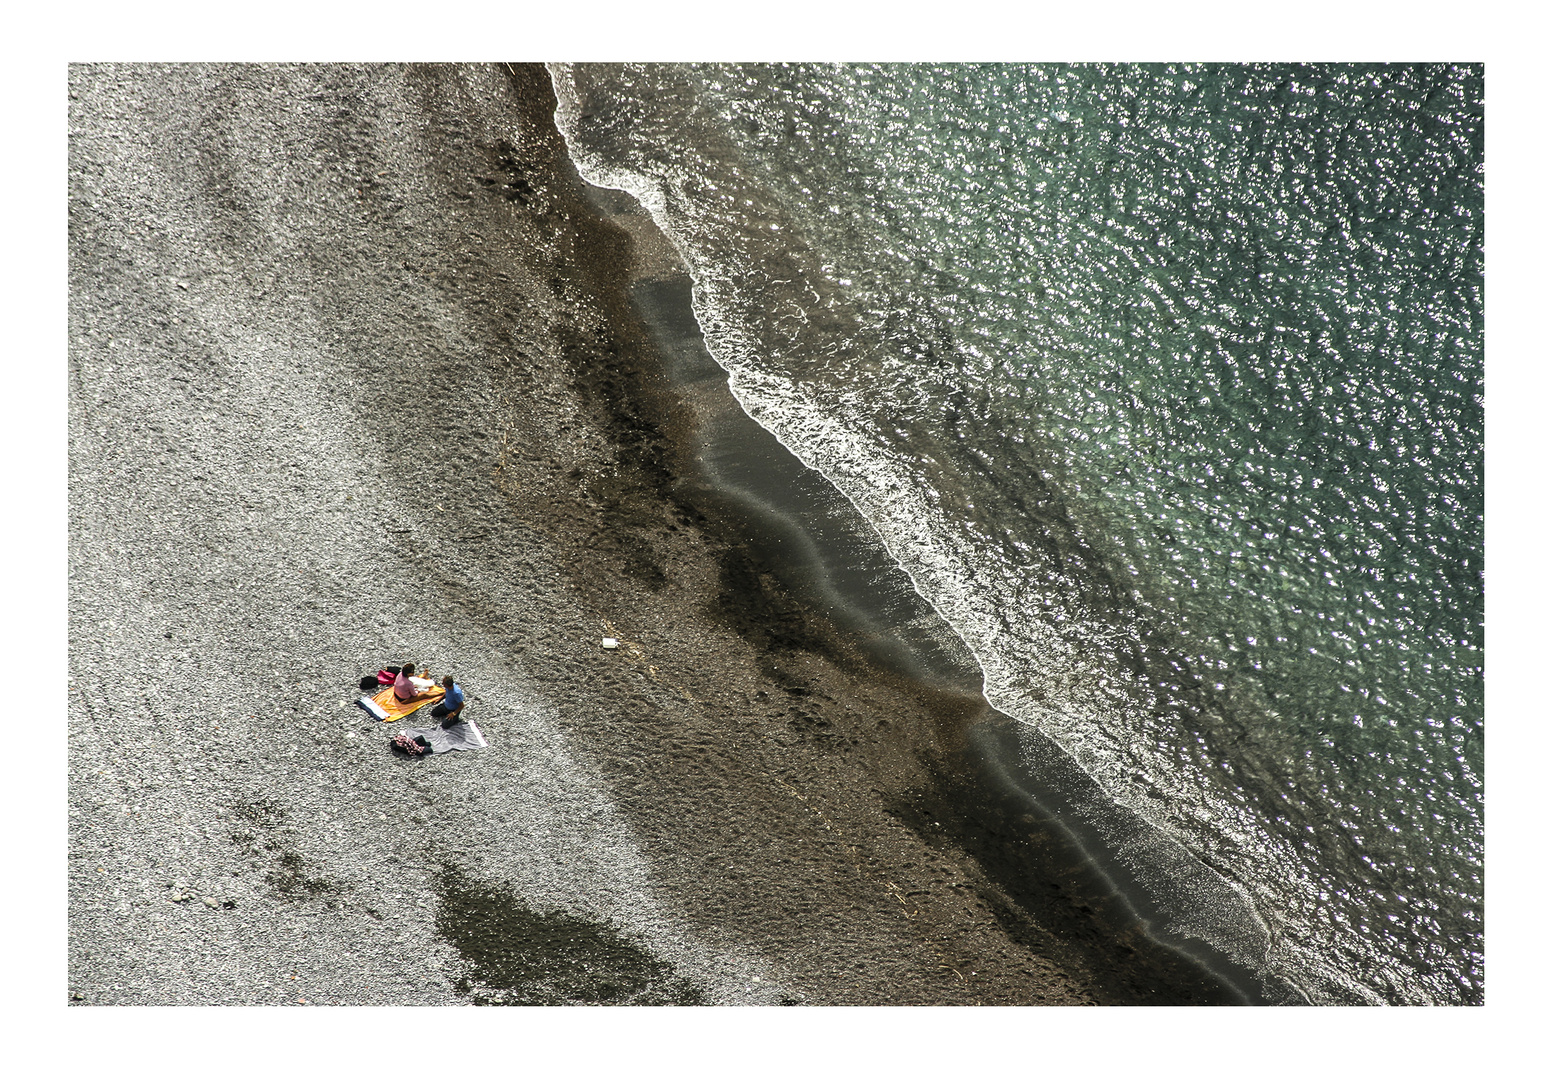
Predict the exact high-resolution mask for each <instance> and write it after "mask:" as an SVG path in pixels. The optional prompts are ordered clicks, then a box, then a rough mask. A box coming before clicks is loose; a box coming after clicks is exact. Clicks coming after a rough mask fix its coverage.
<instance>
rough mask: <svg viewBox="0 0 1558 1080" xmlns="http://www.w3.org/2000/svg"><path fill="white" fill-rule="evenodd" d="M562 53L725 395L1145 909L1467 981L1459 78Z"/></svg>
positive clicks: (1467, 416)
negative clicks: (691, 295) (786, 454)
mask: <svg viewBox="0 0 1558 1080" xmlns="http://www.w3.org/2000/svg"><path fill="white" fill-rule="evenodd" d="M554 78H555V79H556V81H557V84H558V87H559V90H560V99H561V101H562V105H561V108H560V110H559V120H560V123H561V125H562V127H563V129H564V132H565V134H566V135H567V136H568V139H569V145H570V149H571V151H572V152H573V154H574V155H575V158H576V160H577V161H578V162H579V164H580V167H581V171H582V172H583V173H584V175H585V176H586V178H587V179H590V180H591V181H592V182H595V183H599V184H603V185H607V186H613V187H620V188H623V189H625V190H628V191H631V192H632V193H634V194H635V195H636V196H637V197H638V198H639V199H640V200H641V201H643V202H644V203H645V204H646V205H647V206H649V207H650V209H651V210H652V211H653V212H654V213H655V215H656V217H657V219H658V220H659V221H660V223H661V225H662V227H663V228H664V229H665V230H666V231H667V233H668V234H669V235H670V236H671V237H672V238H673V239H674V240H675V242H676V243H677V244H678V246H679V247H680V248H681V250H682V251H683V253H684V255H685V256H686V257H687V260H688V263H689V265H690V267H691V268H692V272H693V277H694V282H695V306H696V309H697V314H698V318H699V321H700V323H701V324H702V325H703V327H704V330H705V333H706V336H707V338H708V341H709V344H710V347H711V350H712V351H713V353H714V355H715V357H716V358H717V359H718V360H719V361H720V363H721V364H722V365H723V366H725V367H726V368H727V369H728V370H729V371H730V372H731V373H732V388H733V389H734V390H735V392H736V394H737V396H738V398H739V399H740V400H741V401H742V404H743V406H744V407H745V408H746V409H747V410H748V411H749V412H750V413H751V414H752V415H753V416H754V417H755V418H756V419H757V420H758V421H759V422H761V423H762V424H763V425H764V426H766V427H768V428H769V429H770V430H772V431H773V432H774V433H775V434H776V435H778V436H779V438H780V439H781V440H782V441H783V442H785V444H786V445H788V446H789V447H790V448H791V449H792V450H794V451H795V452H796V453H797V454H798V455H799V456H800V457H801V458H802V460H804V461H806V462H807V464H809V465H811V466H813V467H814V468H816V469H817V470H819V471H820V472H822V473H823V474H824V475H825V476H827V477H828V478H829V479H830V480H832V481H833V483H834V484H835V485H837V486H838V488H839V489H840V490H841V491H842V492H844V494H845V495H847V496H848V497H849V498H850V499H851V500H852V501H853V502H854V503H855V505H856V506H857V507H858V508H859V509H860V510H861V512H862V513H863V514H864V515H865V516H866V518H867V519H868V520H869V521H870V522H871V523H872V524H873V525H874V526H875V527H876V528H877V530H878V531H879V532H880V533H881V535H882V537H883V540H884V542H885V543H886V545H887V546H888V548H889V550H890V551H891V552H892V554H893V556H894V557H895V558H896V559H898V560H899V562H900V563H902V564H903V566H904V567H905V568H906V569H907V570H908V572H909V573H910V575H911V576H912V577H913V579H914V581H915V584H916V587H917V588H918V589H919V590H920V591H921V593H922V594H923V595H924V596H925V597H926V598H927V599H928V600H930V601H931V603H932V604H933V605H934V606H935V607H936V609H937V610H938V611H939V612H940V613H941V614H942V615H943V616H944V617H945V618H946V619H947V620H948V622H949V623H950V624H951V625H952V626H953V627H954V628H955V629H956V630H957V632H958V633H959V634H960V635H961V636H962V637H963V638H964V639H965V641H967V642H968V644H969V646H970V648H971V649H972V650H973V652H974V654H975V655H976V656H977V657H978V660H979V662H980V664H981V666H982V667H983V669H984V672H985V677H986V694H987V696H988V697H989V698H990V700H991V702H992V703H993V704H995V705H996V706H997V707H998V708H1000V709H1002V710H1003V711H1005V712H1007V713H1008V714H1010V715H1011V716H1013V717H1016V718H1017V719H1018V720H1020V721H1022V722H1023V723H1024V724H1026V725H1028V726H1029V730H1030V731H1031V733H1032V737H1034V738H1044V739H1049V740H1053V741H1054V742H1055V743H1057V744H1059V745H1060V746H1061V747H1062V748H1064V749H1065V750H1066V752H1067V753H1069V754H1070V755H1071V756H1072V757H1073V758H1075V759H1076V760H1077V761H1078V762H1079V763H1080V764H1081V765H1082V766H1083V767H1084V768H1085V769H1086V770H1087V771H1088V773H1089V774H1091V775H1092V776H1093V777H1094V778H1095V779H1096V780H1097V781H1098V783H1099V784H1100V785H1101V786H1102V787H1103V789H1104V790H1105V791H1107V792H1108V794H1109V795H1110V797H1111V798H1112V799H1113V800H1114V801H1115V802H1116V803H1117V804H1118V805H1119V806H1121V807H1124V808H1127V809H1128V810H1129V811H1131V812H1132V813H1133V814H1134V815H1135V816H1136V818H1137V819H1139V820H1140V821H1141V822H1143V823H1144V827H1145V828H1146V829H1147V830H1148V831H1149V832H1150V834H1151V835H1152V836H1153V837H1155V838H1156V840H1155V842H1160V843H1161V846H1162V847H1163V849H1164V850H1165V851H1167V850H1171V849H1172V850H1173V851H1175V852H1177V853H1179V856H1180V857H1181V858H1182V859H1183V860H1184V862H1185V864H1186V865H1192V866H1194V867H1195V873H1194V874H1189V875H1185V876H1183V877H1182V878H1181V879H1180V880H1179V881H1178V882H1176V883H1168V884H1163V885H1161V886H1158V887H1159V888H1160V891H1162V892H1163V893H1164V894H1165V895H1164V896H1163V897H1162V900H1163V904H1164V910H1166V911H1171V912H1178V913H1179V914H1178V915H1176V916H1173V917H1172V918H1171V920H1170V921H1171V922H1175V923H1176V924H1177V925H1176V926H1173V927H1171V929H1175V930H1176V931H1177V932H1179V933H1181V934H1184V935H1188V936H1192V937H1199V938H1202V939H1205V940H1207V941H1209V942H1211V943H1212V944H1214V945H1216V946H1217V947H1219V948H1220V949H1223V950H1225V951H1227V952H1229V953H1230V954H1232V955H1234V956H1236V957H1238V958H1240V959H1241V960H1242V961H1243V962H1245V963H1247V964H1249V965H1250V966H1252V967H1254V968H1256V969H1258V970H1259V971H1260V973H1261V976H1262V978H1263V979H1264V980H1265V981H1266V983H1267V985H1268V986H1270V987H1272V988H1274V989H1276V988H1281V989H1283V990H1285V991H1290V992H1292V993H1293V994H1296V995H1297V997H1299V998H1307V999H1308V1000H1313V1001H1335V1002H1341V1001H1360V1002H1361V1001H1391V1002H1419V1001H1420V1002H1475V1001H1480V1000H1481V997H1482V869H1481V867H1482V794H1481V776H1482V637H1483V632H1482V543H1483V531H1482V530H1483V526H1482V438H1483V435H1482V280H1483V256H1482V190H1483V189H1482V74H1481V69H1480V68H1478V67H1465V68H1456V67H1447V66H1441V65H1431V66H1422V67H1398V66H1389V67H1354V66H1321V67H1273V66H1213V67H1204V66H1121V67H1113V66H1109V67H1096V66H1073V67H1066V66H1035V67H1016V66H1006V65H1000V66H953V67H926V66H885V67H884V66H870V65H862V66H793V67H792V66H779V67H775V66H750V67H744V66H734V65H707V66H691V67H689V66H673V67H655V66H599V67H596V66H590V67H581V68H565V67H558V68H555V69H554ZM1121 845H1122V848H1124V847H1135V848H1139V847H1141V841H1140V839H1139V837H1138V838H1134V839H1133V838H1126V837H1122V838H1121ZM1127 861H1128V860H1127ZM1176 891H1177V892H1178V893H1180V894H1181V895H1177V896H1170V895H1168V894H1169V893H1171V892H1176ZM1230 897H1232V898H1234V899H1233V900H1232V901H1230V899H1229V898H1230ZM1234 908H1238V911H1239V914H1238V917H1237V918H1235V917H1234V915H1232V914H1230V912H1232V911H1233V909H1234Z"/></svg>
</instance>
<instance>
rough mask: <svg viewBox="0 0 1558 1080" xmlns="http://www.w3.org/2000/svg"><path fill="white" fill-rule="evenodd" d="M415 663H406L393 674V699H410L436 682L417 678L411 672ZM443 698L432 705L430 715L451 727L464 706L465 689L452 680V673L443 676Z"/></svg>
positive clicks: (419, 694) (413, 670) (423, 692)
mask: <svg viewBox="0 0 1558 1080" xmlns="http://www.w3.org/2000/svg"><path fill="white" fill-rule="evenodd" d="M415 671H416V665H415V664H407V665H405V666H404V667H402V668H401V669H400V674H398V675H396V676H395V700H396V701H412V700H415V699H416V698H418V697H421V696H422V695H423V694H425V693H427V692H428V691H429V690H431V689H432V688H433V687H434V686H435V685H437V684H436V683H434V682H433V680H432V679H423V678H418V677H417V676H416V675H415V674H413V672H415ZM443 685H444V696H443V700H441V701H439V703H438V704H437V705H434V706H433V708H432V710H431V715H432V717H433V719H435V720H441V721H442V722H443V726H444V727H452V726H454V724H455V722H456V721H457V720H458V719H459V716H460V710H461V709H463V708H465V691H464V690H462V689H460V684H459V683H457V682H455V681H454V676H453V675H445V676H444V683H443Z"/></svg>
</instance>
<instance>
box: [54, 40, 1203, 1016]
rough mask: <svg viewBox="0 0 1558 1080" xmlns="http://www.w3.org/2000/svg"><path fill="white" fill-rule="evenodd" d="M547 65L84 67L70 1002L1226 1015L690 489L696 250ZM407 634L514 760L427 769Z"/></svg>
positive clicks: (937, 725) (74, 395)
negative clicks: (984, 788)
mask: <svg viewBox="0 0 1558 1080" xmlns="http://www.w3.org/2000/svg"><path fill="white" fill-rule="evenodd" d="M537 70H538V69H516V68H512V67H509V66H508V65H496V66H491V67H468V66H459V67H447V66H436V67H412V68H407V67H362V66H352V67H337V66H302V67H269V66H263V67H262V66H220V67H218V66H185V65H179V66H155V65H126V66H115V65H85V66H73V67H72V68H71V71H70V109H69V123H70V164H69V180H70V241H69V242H70V304H69V318H70V324H69V351H70V391H69V444H70V472H69V483H70V488H69V492H70V495H69V497H70V537H69V544H70V571H69V573H70V577H69V597H70V658H69V677H70V692H69V713H68V717H69V814H70V830H69V980H70V990H71V994H72V1000H73V1001H74V1002H75V1003H77V1004H87V1005H113V1004H201V1005H212V1004H275V1005H285V1004H298V1003H305V1004H326V1003H343V1004H462V1003H470V1002H473V1001H475V1002H481V1001H493V1002H520V1003H525V1002H530V1003H567V1002H580V1003H582V1002H615V1003H691V1002H707V1003H712V1004H780V1003H785V1004H793V1003H807V1004H823V1003H964V1002H966V1003H978V1002H983V1003H1041V1002H1051V1003H1092V1002H1109V1001H1143V1000H1181V999H1184V1000H1189V999H1195V998H1194V994H1190V995H1189V996H1188V997H1187V996H1186V995H1185V994H1182V993H1181V992H1180V988H1178V987H1177V986H1176V984H1175V982H1174V980H1175V978H1177V976H1176V975H1175V974H1174V972H1173V971H1171V970H1169V969H1168V968H1164V967H1162V966H1161V965H1158V966H1154V965H1153V964H1149V963H1145V962H1143V961H1142V959H1141V958H1142V957H1143V956H1144V955H1145V954H1146V952H1147V951H1148V946H1147V945H1146V943H1144V942H1143V941H1142V940H1140V939H1139V938H1138V937H1135V936H1132V935H1130V934H1127V935H1126V936H1125V937H1121V938H1120V939H1119V940H1118V941H1116V940H1115V939H1114V938H1113V937H1111V936H1110V935H1109V934H1107V933H1103V932H1100V931H1096V930H1094V929H1085V932H1081V933H1078V932H1074V924H1073V923H1071V922H1066V921H1065V920H1066V919H1072V918H1073V916H1072V915H1071V914H1069V913H1070V912H1071V911H1072V910H1073V909H1076V910H1080V911H1081V912H1083V915H1081V916H1075V918H1083V919H1090V918H1094V917H1095V916H1094V915H1092V914H1090V913H1089V908H1088V907H1087V906H1086V905H1084V904H1082V903H1081V902H1080V901H1076V900H1074V899H1073V898H1071V897H1070V896H1069V895H1068V894H1067V893H1066V891H1065V889H1066V887H1067V886H1066V883H1065V882H1064V881H1057V882H1054V883H1039V884H1038V885H1035V886H1034V891H1035V893H1036V894H1037V893H1039V892H1043V893H1044V895H1046V896H1048V895H1051V894H1053V896H1054V897H1055V898H1056V899H1055V900H1054V904H1055V907H1054V910H1055V911H1057V912H1062V913H1064V917H1063V918H1062V917H1061V916H1056V919H1058V920H1059V921H1055V920H1050V919H1047V917H1046V916H1044V915H1043V913H1042V912H1039V913H1036V911H1035V909H1034V908H1033V906H1032V905H1031V904H1027V905H1025V904H1024V903H1019V902H1018V901H1016V900H1014V899H1013V896H1014V895H1015V894H1013V893H1012V892H1011V891H1010V889H1008V888H1007V887H1006V886H1005V885H1003V883H1001V882H998V881H995V880H992V879H991V877H990V876H989V875H988V874H987V873H986V870H985V869H984V868H986V867H988V866H989V865H991V863H990V858H989V856H988V854H985V855H981V850H982V849H980V847H979V844H983V845H984V848H986V849H988V848H989V847H990V843H989V842H987V838H981V839H980V840H979V844H971V843H969V842H965V841H966V837H965V838H964V839H963V840H960V839H959V838H958V837H956V836H954V835H953V833H952V831H951V830H950V825H949V823H950V822H951V821H952V811H951V810H940V809H936V808H937V807H940V806H942V805H943V804H942V803H941V802H938V798H939V796H938V794H937V792H938V791H939V790H940V789H938V788H937V783H938V779H937V778H938V776H940V775H941V773H939V772H938V771H937V769H938V766H937V765H936V762H937V761H938V760H941V759H942V758H943V757H945V755H946V754H947V753H948V752H949V747H953V746H954V745H955V744H957V743H958V742H959V741H960V737H959V736H958V734H957V731H958V729H957V724H956V723H953V722H952V721H950V720H948V715H949V713H948V709H949V706H948V705H947V704H946V702H943V701H939V700H938V699H936V697H935V695H934V694H930V693H928V692H927V691H925V690H924V689H923V688H916V687H914V686H909V685H905V684H904V683H903V681H902V680H896V681H895V680H894V679H892V678H888V677H885V676H883V675H882V674H881V673H880V672H875V671H873V670H872V669H871V667H870V665H869V664H867V663H865V662H863V661H860V660H859V659H858V657H857V658H855V659H850V656H849V654H848V650H847V649H844V651H843V652H839V651H838V650H836V649H833V648H832V647H831V646H830V647H824V646H823V645H819V644H817V642H818V641H820V640H821V637H819V635H822V637H825V636H826V631H825V630H815V629H808V627H814V625H815V619H814V618H813V617H812V616H811V615H808V614H806V613H805V612H803V611H801V610H800V608H798V607H797V606H796V605H794V604H793V603H791V602H790V601H789V600H787V599H786V598H785V596H784V593H783V589H782V588H779V587H778V586H776V585H775V584H774V583H773V582H772V580H771V577H770V576H769V575H766V574H765V573H763V572H762V570H761V567H760V566H759V567H756V568H754V566H753V564H751V563H750V562H749V561H744V560H746V559H747V556H746V555H745V554H743V553H742V551H741V549H740V548H739V546H732V543H731V542H730V540H729V539H728V537H725V535H724V534H722V533H721V531H720V524H719V522H718V521H715V520H711V519H709V518H706V517H704V516H703V515H702V514H701V513H700V512H699V511H697V510H689V509H688V504H685V503H681V502H678V501H677V499H676V498H673V497H671V495H670V494H668V493H672V492H675V491H676V490H678V488H679V486H680V485H681V484H682V483H683V479H684V478H683V477H682V476H681V475H680V474H679V473H677V471H676V468H674V467H673V466H674V465H675V462H676V461H677V460H679V459H678V458H677V456H676V451H675V447H674V445H672V444H673V443H674V442H675V439H674V433H675V430H676V418H677V416H679V415H681V414H679V413H678V412H677V408H678V406H676V405H675V403H674V402H670V401H669V400H667V401H660V399H659V398H657V397H656V396H655V393H653V392H648V391H646V389H645V387H646V385H647V384H645V383H644V382H643V380H642V379H640V378H638V376H632V377H630V375H631V373H632V372H633V371H636V370H639V368H640V367H642V364H641V363H639V362H638V361H634V360H633V357H634V356H637V355H639V354H638V353H636V352H635V351H634V350H635V349H639V347H640V345H641V344H642V343H641V341H639V339H638V338H635V337H634V333H635V332H634V331H633V330H632V328H631V326H630V325H629V324H630V323H631V321H632V320H631V317H630V315H629V314H628V313H626V309H625V308H623V307H622V303H623V300H622V297H623V296H625V295H626V294H625V291H624V290H625V288H626V281H625V275H627V274H628V273H629V270H630V268H634V267H636V269H634V270H632V272H634V273H640V274H642V273H648V272H653V270H652V268H650V269H646V260H647V262H648V263H652V262H654V261H655V260H654V259H652V258H650V256H653V255H655V254H656V253H655V251H653V250H652V249H653V245H654V238H653V237H652V236H648V235H640V236H639V238H638V239H639V244H638V247H637V248H634V247H633V246H632V244H631V243H630V241H629V240H628V238H627V234H624V233H621V232H617V231H613V230H612V228H611V227H610V226H607V225H606V224H604V223H603V222H600V221H596V220H594V219H592V218H591V211H590V210H589V208H588V207H587V206H586V204H585V203H584V202H583V201H581V196H580V193H579V190H578V183H577V180H576V178H572V177H571V176H570V175H569V171H568V168H567V164H566V162H565V161H562V160H561V159H560V157H559V155H560V154H561V143H560V140H558V138H557V136H556V132H555V130H551V129H550V128H549V127H548V125H547V117H548V116H549V111H548V110H549V109H550V103H549V102H547V101H542V100H541V99H542V98H544V97H545V96H546V93H545V88H544V85H543V83H544V73H542V74H541V75H539V76H538V75H537ZM631 228H632V226H631V225H630V229H631ZM659 258H660V259H661V261H662V263H663V261H664V253H663V252H660V253H659ZM661 269H662V270H663V269H664V267H663V265H662V266H661ZM614 281H615V282H616V284H615V285H613V284H612V283H613V282H614ZM613 288H615V290H616V291H615V292H613V291H612V290H613ZM635 342H638V344H635ZM635 364H639V367H635ZM624 372H625V373H627V374H622V373H624ZM635 379H637V380H638V381H635ZM650 389H651V390H652V388H650ZM635 395H636V396H635ZM657 401H660V403H659V404H656V402H657ZM657 410H658V411H657ZM667 432H669V433H670V434H666V433H667ZM667 463H670V464H667ZM727 532H728V530H727ZM733 593H740V594H742V595H741V596H740V597H737V598H733V595H732V594H733ZM746 594H750V595H746ZM754 598H755V600H754ZM752 602H756V603H757V604H758V607H757V608H755V609H754V610H758V611H759V612H760V614H761V615H762V620H763V624H762V627H761V628H760V629H759V630H757V631H754V630H753V628H752V624H743V623H742V622H741V621H740V620H739V619H737V618H735V617H734V616H732V615H730V612H731V611H733V610H734V609H736V608H738V607H741V606H742V605H746V604H749V603H752ZM784 628H788V629H784ZM781 629H784V632H783V633H782V634H781V632H780V630H781ZM792 631H793V632H792ZM605 634H612V635H613V636H617V637H619V638H621V639H622V640H623V642H624V648H623V649H621V650H618V651H617V652H614V653H608V652H605V651H603V650H602V649H601V647H600V639H601V637H602V636H603V635H605ZM841 657H842V659H841ZM406 660H410V661H413V662H415V663H416V664H417V666H418V668H421V667H424V666H425V667H428V668H431V669H432V670H433V671H434V673H435V674H439V675H441V674H443V673H446V672H452V673H453V674H454V675H455V677H456V678H457V679H458V680H459V681H460V683H461V684H462V685H463V686H464V688H465V689H466V691H467V693H468V695H469V699H470V704H469V706H468V709H467V713H468V715H469V716H470V717H471V718H472V719H473V720H474V721H475V722H476V723H477V724H479V725H480V727H481V729H482V731H483V732H484V733H485V735H486V737H487V739H488V740H489V742H490V744H491V745H490V747H489V748H487V749H484V750H479V751H474V752H458V753H449V754H443V755H439V756H437V757H434V758H430V759H427V760H419V761H408V760H405V759H402V758H398V757H396V756H394V755H393V754H391V753H390V751H389V749H388V746H387V740H388V737H389V736H390V735H391V734H393V732H394V731H396V730H398V728H399V726H400V725H394V724H383V723H380V722H378V721H376V720H374V719H373V718H372V717H370V716H369V715H368V714H367V713H365V712H363V711H362V710H361V709H360V708H358V707H357V705H356V704H355V703H354V702H355V698H356V697H357V696H358V692H359V691H358V689H357V681H358V679H359V678H360V677H361V676H363V675H364V674H367V673H370V672H372V671H374V670H376V669H377V668H379V667H381V666H386V665H389V664H392V663H399V662H403V661H406ZM1046 890H1047V891H1046ZM1094 906H1095V907H1096V905H1094ZM1075 925H1082V924H1075ZM1085 926H1086V927H1092V924H1091V923H1086V924H1085ZM1154 963H1155V962H1154ZM1171 966H1172V965H1171ZM1166 971H1167V972H1168V974H1165V972H1166ZM1196 993H1201V991H1199V990H1198V991H1196Z"/></svg>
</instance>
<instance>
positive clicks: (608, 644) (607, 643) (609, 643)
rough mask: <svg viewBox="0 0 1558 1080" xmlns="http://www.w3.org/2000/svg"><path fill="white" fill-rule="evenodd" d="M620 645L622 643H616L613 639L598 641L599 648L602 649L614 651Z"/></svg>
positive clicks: (607, 638)
mask: <svg viewBox="0 0 1558 1080" xmlns="http://www.w3.org/2000/svg"><path fill="white" fill-rule="evenodd" d="M621 644H622V642H620V641H618V640H617V639H616V638H614V637H603V638H601V639H600V647H601V648H603V649H615V648H616V647H617V646H618V645H621Z"/></svg>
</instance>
